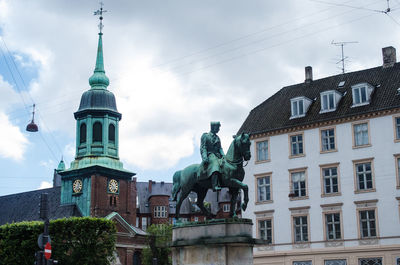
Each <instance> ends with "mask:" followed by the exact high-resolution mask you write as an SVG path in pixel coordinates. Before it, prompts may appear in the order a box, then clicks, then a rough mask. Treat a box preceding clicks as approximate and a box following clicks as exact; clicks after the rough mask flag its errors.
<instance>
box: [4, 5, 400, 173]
mask: <svg viewBox="0 0 400 265" xmlns="http://www.w3.org/2000/svg"><path fill="white" fill-rule="evenodd" d="M375 2H376V1H375ZM371 3H372V2H371ZM364 4H368V8H371V9H380V8H381V6H379V5H378V4H376V5H372V4H370V2H368V3H365V1H358V0H357V1H355V3H354V5H355V6H357V5H360V6H362V5H364ZM96 8H97V3H94V2H89V1H83V2H82V3H79V5H74V4H71V3H70V1H67V0H64V1H53V2H51V3H50V2H49V1H41V0H37V1H29V2H26V1H16V0H13V1H6V0H0V21H1V22H0V23H1V24H0V27H1V28H2V31H3V33H4V39H5V40H6V41H7V44H8V47H9V49H10V50H11V51H12V52H13V54H15V55H14V56H15V58H17V60H18V62H19V63H20V64H23V66H24V67H26V68H29V67H35V69H37V73H38V74H37V76H36V77H35V78H34V79H33V80H30V82H29V92H30V94H31V96H32V97H33V98H34V100H35V101H36V103H37V112H38V116H37V117H38V118H37V119H38V122H39V123H40V124H43V123H45V126H41V129H43V131H44V132H47V131H61V132H63V133H65V134H68V135H69V136H70V138H71V139H72V140H73V138H74V137H75V133H76V130H75V124H76V122H75V120H74V118H73V112H75V111H76V110H77V109H78V106H79V101H80V97H81V95H82V93H83V92H84V91H85V90H87V89H89V85H88V78H89V77H90V75H91V74H92V72H93V69H94V64H95V57H96V48H97V28H96V24H97V23H98V22H97V18H95V17H93V16H91V15H90V10H94V9H96ZM382 8H384V6H383V7H382ZM106 9H107V10H109V11H110V12H108V13H106V17H105V20H104V24H105V28H104V36H103V48H104V57H105V58H104V61H105V68H106V74H107V75H108V77H109V78H110V81H111V82H110V86H109V89H110V91H112V92H113V93H114V94H115V96H116V99H117V106H118V109H119V111H120V112H121V113H122V115H123V116H122V120H121V123H120V127H119V129H120V131H119V132H120V135H119V136H120V141H119V142H120V157H121V159H122V160H123V161H125V162H126V163H128V164H129V165H131V166H133V167H138V168H140V169H156V168H157V169H167V168H170V167H173V166H174V165H176V164H177V163H178V162H179V160H180V159H182V158H184V157H188V156H190V155H191V154H193V152H194V151H195V150H196V148H198V145H199V141H200V136H201V134H202V133H203V132H206V131H209V122H210V121H212V120H219V121H221V123H222V126H221V132H220V137H221V140H222V144H223V146H224V149H225V150H226V149H227V148H228V146H229V143H230V141H231V139H232V138H231V136H232V135H233V134H235V133H236V132H237V130H238V129H239V127H240V125H241V124H242V123H243V121H244V119H245V118H246V116H247V115H248V113H249V111H250V110H251V109H252V108H254V107H256V106H257V104H259V103H261V102H262V101H264V100H265V99H266V98H268V97H269V96H271V95H272V94H273V93H275V92H276V91H277V90H279V89H280V88H281V87H282V86H285V85H291V84H295V83H300V82H303V81H304V66H307V65H311V66H313V69H314V78H315V79H318V78H321V77H324V76H327V75H332V74H336V73H338V70H337V69H336V66H337V65H336V64H335V63H334V62H336V61H338V60H340V57H339V58H338V55H339V49H338V47H335V46H333V45H331V41H332V39H335V40H338V41H353V40H357V41H359V44H355V45H353V46H351V45H349V46H346V48H345V49H346V50H345V52H346V54H345V55H346V56H349V57H350V58H351V59H352V60H353V63H352V64H351V65H350V68H349V70H357V69H360V68H366V67H372V66H376V65H379V64H380V63H381V55H380V48H381V47H384V46H388V45H393V44H395V43H398V39H399V37H400V35H399V30H398V25H394V24H393V22H392V21H390V20H389V19H387V17H386V16H384V14H382V16H381V14H377V15H375V16H373V17H371V18H368V17H366V18H362V16H365V15H366V13H367V11H365V10H364V11H360V10H352V9H350V10H349V9H346V8H344V7H335V6H327V5H323V4H317V3H315V2H312V1H309V2H303V1H302V2H301V3H300V1H285V2H284V3H283V2H282V3H281V2H279V3H278V2H274V1H258V2H256V3H253V4H252V5H248V4H247V3H244V2H242V1H223V0H221V1H218V3H217V2H215V1H200V2H199V1H198V2H193V1H191V2H190V3H189V2H187V3H186V2H182V1H176V2H175V3H174V1H173V2H171V3H168V4H167V3H157V4H155V2H154V1H145V2H141V3H140V4H138V3H133V2H132V1H118V3H117V2H111V1H110V2H108V3H107V7H106ZM32 10H34V11H35V12H32ZM346 12H347V13H346ZM358 18H359V19H360V20H358V21H357V20H355V19H358ZM353 20H354V21H353ZM341 25H342V26H341ZM285 32H286V33H285ZM54 36H57V38H54ZM372 36H373V37H372ZM371 58H375V59H371ZM2 95H3V93H2ZM2 100H3V99H2V98H0V104H1V102H2ZM6 101H7V100H6V99H4V100H3V102H6ZM0 110H1V108H0ZM0 117H2V119H3V123H4V124H6V125H7V124H8V125H7V126H8V127H9V128H13V127H12V125H11V123H7V121H8V120H7V119H6V118H7V117H4V116H0ZM14 129H15V128H14ZM15 135H18V134H15ZM13 136H14V135H13ZM22 136H23V135H22ZM21 139H23V137H22V138H21ZM17 142H18V141H17ZM19 143H20V145H19V146H20V148H19V149H18V148H16V150H20V152H19V153H18V154H19V157H22V153H23V150H24V149H23V148H22V147H23V146H26V143H25V145H24V142H23V141H22V140H21V141H20V142H19ZM65 144H66V143H59V145H60V146H65ZM66 150H67V151H65V150H64V152H66V156H67V157H71V159H72V158H73V152H74V150H75V147H74V144H72V145H71V144H68V145H67V147H66ZM0 155H2V154H1V153H0ZM2 156H3V155H2ZM14 157H18V155H14Z"/></svg>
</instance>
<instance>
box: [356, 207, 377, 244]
mask: <svg viewBox="0 0 400 265" xmlns="http://www.w3.org/2000/svg"><path fill="white" fill-rule="evenodd" d="M358 213H359V218H360V235H361V238H369V237H376V217H375V210H364V211H359V212H358Z"/></svg>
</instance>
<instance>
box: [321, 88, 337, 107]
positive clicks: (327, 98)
mask: <svg viewBox="0 0 400 265" xmlns="http://www.w3.org/2000/svg"><path fill="white" fill-rule="evenodd" d="M335 109H336V104H335V92H334V91H326V92H323V93H321V112H328V111H333V110H335Z"/></svg>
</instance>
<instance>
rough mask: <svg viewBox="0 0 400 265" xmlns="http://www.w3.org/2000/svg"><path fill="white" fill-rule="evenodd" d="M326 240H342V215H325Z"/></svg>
mask: <svg viewBox="0 0 400 265" xmlns="http://www.w3.org/2000/svg"><path fill="white" fill-rule="evenodd" d="M325 228H326V240H338V239H342V233H341V227H340V213H326V214H325Z"/></svg>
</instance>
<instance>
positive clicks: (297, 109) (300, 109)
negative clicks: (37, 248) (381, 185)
mask: <svg viewBox="0 0 400 265" xmlns="http://www.w3.org/2000/svg"><path fill="white" fill-rule="evenodd" d="M299 116H304V100H303V99H298V100H293V101H292V117H299Z"/></svg>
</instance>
